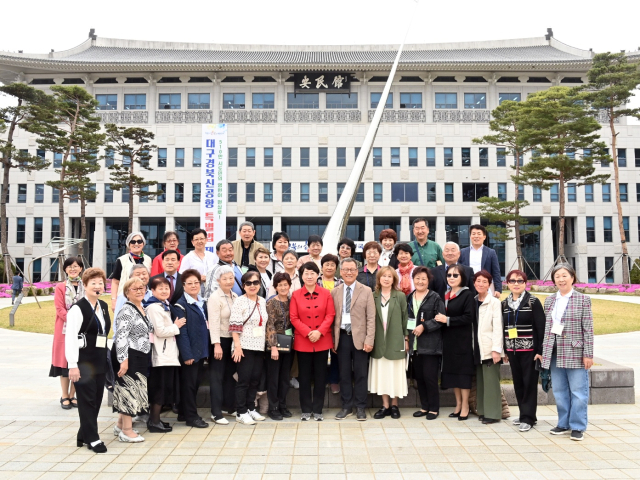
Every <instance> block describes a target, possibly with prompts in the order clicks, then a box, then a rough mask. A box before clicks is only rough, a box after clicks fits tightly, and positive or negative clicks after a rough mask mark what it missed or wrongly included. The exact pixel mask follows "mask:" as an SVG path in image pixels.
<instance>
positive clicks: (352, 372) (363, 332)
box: [331, 257, 376, 421]
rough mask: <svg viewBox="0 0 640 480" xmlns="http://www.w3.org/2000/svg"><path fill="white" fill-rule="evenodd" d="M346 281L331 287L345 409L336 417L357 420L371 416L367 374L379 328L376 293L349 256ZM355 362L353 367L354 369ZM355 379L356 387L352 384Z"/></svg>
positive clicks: (342, 268)
mask: <svg viewBox="0 0 640 480" xmlns="http://www.w3.org/2000/svg"><path fill="white" fill-rule="evenodd" d="M340 271H341V272H342V280H343V281H344V283H342V284H341V285H338V286H337V287H335V288H334V289H333V290H331V296H332V297H333V304H334V306H335V309H336V318H335V321H334V323H333V338H334V340H333V345H334V348H333V351H334V352H336V353H337V354H338V359H339V362H338V363H339V368H340V394H341V397H342V409H341V410H340V411H339V412H338V414H337V415H336V420H343V419H345V418H347V417H348V416H349V415H352V414H353V407H354V405H355V407H356V419H357V420H359V421H364V420H366V419H367V414H366V411H365V408H366V406H367V377H368V373H369V352H371V350H373V339H374V337H375V331H376V305H375V302H374V300H373V293H372V292H371V289H370V288H369V287H367V286H366V285H363V284H361V283H360V282H358V281H356V279H357V277H358V264H357V263H356V261H355V259H353V258H351V257H349V258H345V259H344V260H342V262H341V264H340ZM352 363H353V368H352V366H351V365H352ZM351 377H353V379H354V383H355V388H353V387H352V385H351Z"/></svg>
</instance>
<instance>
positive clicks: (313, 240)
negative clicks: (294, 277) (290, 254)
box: [297, 235, 324, 268]
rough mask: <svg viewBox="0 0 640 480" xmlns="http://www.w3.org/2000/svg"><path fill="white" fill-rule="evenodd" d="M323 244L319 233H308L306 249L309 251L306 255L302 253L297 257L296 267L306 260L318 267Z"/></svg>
mask: <svg viewBox="0 0 640 480" xmlns="http://www.w3.org/2000/svg"><path fill="white" fill-rule="evenodd" d="M323 246H324V242H323V241H322V237H321V236H320V235H309V238H308V239H307V251H308V252H309V253H308V254H307V255H303V256H302V257H300V258H299V259H298V265H297V268H300V267H301V266H302V265H304V264H305V263H307V262H313V263H315V264H316V265H317V266H318V268H320V267H321V266H322V264H321V262H322V247H323Z"/></svg>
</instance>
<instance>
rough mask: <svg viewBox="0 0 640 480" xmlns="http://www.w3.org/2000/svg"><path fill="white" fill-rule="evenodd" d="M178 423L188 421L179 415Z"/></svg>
mask: <svg viewBox="0 0 640 480" xmlns="http://www.w3.org/2000/svg"><path fill="white" fill-rule="evenodd" d="M178 421H179V422H186V419H185V418H184V415H178Z"/></svg>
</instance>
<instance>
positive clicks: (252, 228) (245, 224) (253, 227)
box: [238, 222, 256, 232]
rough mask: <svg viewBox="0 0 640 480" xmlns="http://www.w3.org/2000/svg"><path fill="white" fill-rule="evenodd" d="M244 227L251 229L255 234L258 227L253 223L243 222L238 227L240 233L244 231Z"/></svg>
mask: <svg viewBox="0 0 640 480" xmlns="http://www.w3.org/2000/svg"><path fill="white" fill-rule="evenodd" d="M242 227H251V230H253V231H254V232H255V230H256V227H255V226H254V225H253V223H251V222H242V223H241V224H240V226H239V227H238V231H240V230H242Z"/></svg>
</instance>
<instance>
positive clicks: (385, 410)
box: [373, 407, 391, 420]
mask: <svg viewBox="0 0 640 480" xmlns="http://www.w3.org/2000/svg"><path fill="white" fill-rule="evenodd" d="M390 415H391V409H390V408H384V407H380V410H378V411H377V412H376V413H374V414H373V418H375V419H376V420H380V419H381V418H384V417H388V416H390Z"/></svg>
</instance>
